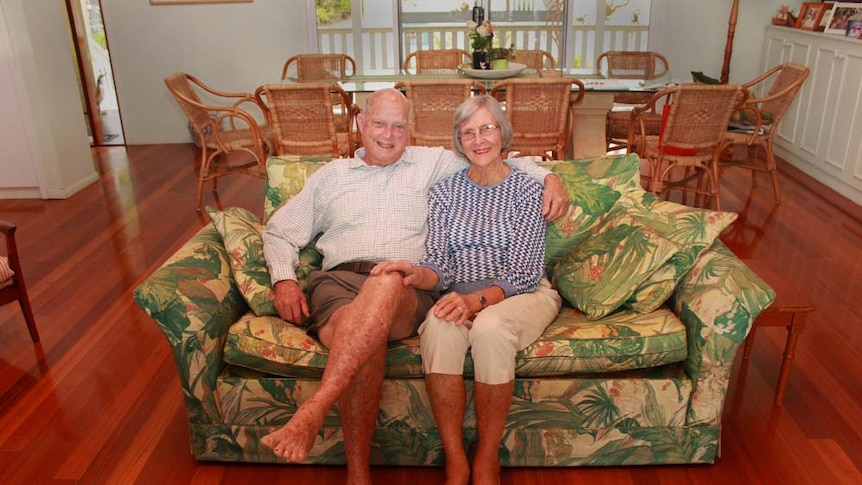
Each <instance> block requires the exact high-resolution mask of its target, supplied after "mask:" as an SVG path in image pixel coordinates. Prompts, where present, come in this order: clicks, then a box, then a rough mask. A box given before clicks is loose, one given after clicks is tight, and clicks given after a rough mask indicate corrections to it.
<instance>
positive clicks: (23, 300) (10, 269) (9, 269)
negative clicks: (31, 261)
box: [0, 220, 39, 342]
mask: <svg viewBox="0 0 862 485" xmlns="http://www.w3.org/2000/svg"><path fill="white" fill-rule="evenodd" d="M15 229H16V226H15V224H12V223H10V222H6V221H2V220H0V233H2V234H3V236H4V240H5V241H6V254H7V256H0V305H5V304H7V303H12V302H13V301H17V302H18V305H20V306H21V312H22V313H24V321H25V322H26V323H27V330H29V331H30V338H31V339H32V340H33V342H38V341H39V331H38V330H36V319H35V318H33V309H32V308H31V307H30V299H29V298H28V297H27V286H26V285H25V284H24V273H23V272H22V271H21V260H20V258H19V257H18V247H17V246H16V245H15Z"/></svg>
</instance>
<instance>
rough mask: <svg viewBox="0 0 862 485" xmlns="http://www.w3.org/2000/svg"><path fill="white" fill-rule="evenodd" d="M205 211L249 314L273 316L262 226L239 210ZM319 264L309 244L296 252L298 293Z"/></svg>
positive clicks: (318, 257)
mask: <svg viewBox="0 0 862 485" xmlns="http://www.w3.org/2000/svg"><path fill="white" fill-rule="evenodd" d="M206 211H207V213H208V214H209V216H210V219H211V220H212V221H213V225H214V226H215V228H216V230H217V231H218V232H219V234H221V237H222V241H223V242H224V246H225V250H227V254H228V260H229V261H230V267H231V271H232V273H233V278H234V281H236V285H237V288H238V289H239V292H240V294H241V295H242V297H243V299H245V301H246V303H248V306H249V308H251V311H252V312H254V314H255V315H257V316H264V315H272V316H277V315H278V312H276V310H275V300H274V296H275V290H274V289H273V287H272V278H271V277H270V275H269V269H267V267H266V259H264V256H263V229H264V225H263V224H261V222H260V220H258V218H257V216H255V215H254V214H253V213H252V212H251V211H249V210H248V209H243V208H240V207H230V208H227V209H225V210H224V211H218V210H216V209H213V208H212V207H207V208H206ZM322 261H323V256H322V255H321V254H320V253H319V252H318V251H317V248H315V246H314V243H313V242H312V243H310V244H308V245H307V246H306V247H304V248H302V249H301V250H300V251H299V265H298V266H297V267H296V270H295V272H296V281H297V283H298V284H299V288H300V289H302V290H303V291H305V288H306V285H307V284H308V275H309V274H310V273H311V272H312V271H315V270H318V269H320V266H321V263H322Z"/></svg>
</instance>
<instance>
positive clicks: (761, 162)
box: [720, 63, 810, 204]
mask: <svg viewBox="0 0 862 485" xmlns="http://www.w3.org/2000/svg"><path fill="white" fill-rule="evenodd" d="M809 72H810V69H809V68H807V67H805V66H802V65H799V64H794V63H786V64H780V65H778V66H775V67H773V68H772V69H770V70H768V71H766V72H765V73H763V74H762V75H760V76H758V77H757V78H755V79H753V80H751V81H749V82H747V83H745V84H743V87H744V88H746V89H751V90H757V89H758V88H761V87H764V86H765V81H766V80H767V79H770V78H773V76H774V75H776V74H777V76H775V78H774V79H775V80H774V81H773V82H772V85H771V87H770V88H769V91H768V92H767V94H766V95H765V96H763V97H760V98H749V100H748V101H747V102H746V103H745V105H744V107H743V110H742V111H740V115H741V117H742V118H743V119H742V120H740V121H743V122H746V121H747V122H748V123H743V124H749V125H751V126H752V128H751V130H746V131H751V132H752V133H747V132H745V131H730V132H729V133H728V134H727V136H728V139H729V140H730V142H731V143H732V144H739V145H747V148H748V149H747V153H748V157H747V158H745V159H744V160H737V159H734V158H722V160H721V163H720V168H722V169H723V168H725V167H731V166H739V167H744V168H747V169H749V170H751V174H752V177H754V178H755V182H756V181H757V179H756V177H757V172H766V173H769V174H770V175H771V176H772V189H773V192H774V194H775V202H776V203H777V204H778V203H781V196H780V194H779V191H778V167H777V166H776V164H775V153H774V152H773V149H772V143H773V138H774V137H775V133H776V132H777V131H778V124H779V123H780V122H781V119H782V118H784V113H786V112H787V109H788V108H790V105H791V104H792V103H793V99H794V98H795V97H796V93H798V92H799V90H800V89H801V88H802V84H803V83H804V82H805V80H806V79H807V78H808V74H809ZM758 147H761V148H763V151H764V158H763V159H760V158H758V157H757V148H758ZM730 153H733V154H735V153H736V152H735V151H731V152H730Z"/></svg>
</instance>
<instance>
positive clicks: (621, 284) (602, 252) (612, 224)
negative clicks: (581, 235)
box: [553, 204, 679, 320]
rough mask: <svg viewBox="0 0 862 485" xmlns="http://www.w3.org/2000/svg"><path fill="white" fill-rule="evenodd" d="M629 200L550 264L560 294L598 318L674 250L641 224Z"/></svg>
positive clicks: (672, 244) (589, 317) (675, 248)
mask: <svg viewBox="0 0 862 485" xmlns="http://www.w3.org/2000/svg"><path fill="white" fill-rule="evenodd" d="M627 205H628V204H617V205H615V206H614V207H613V208H612V209H611V211H610V212H609V213H608V214H607V217H606V218H605V219H604V220H602V222H601V223H600V224H599V225H597V226H596V227H595V228H594V229H593V230H591V231H590V234H589V237H588V238H587V239H586V240H584V241H583V242H581V243H580V244H578V245H577V246H575V247H573V248H571V250H569V252H568V253H567V254H566V255H565V256H564V257H563V258H562V259H561V260H560V261H559V263H557V264H556V265H555V267H554V269H553V279H554V283H555V284H556V286H557V289H558V290H559V291H560V294H561V295H562V296H563V297H564V298H565V299H566V300H567V301H568V302H569V303H571V304H572V305H573V306H575V307H576V308H578V309H579V310H581V311H582V312H583V313H584V314H585V315H586V316H587V318H588V319H590V320H597V319H599V318H602V317H604V316H606V315H608V314H609V313H611V312H613V311H614V310H616V309H617V308H619V307H620V305H622V304H623V303H624V302H625V301H626V300H627V299H628V298H629V296H631V294H632V293H634V291H635V290H636V289H637V288H638V287H639V286H640V285H641V284H642V283H643V282H644V281H645V280H646V279H647V278H648V277H649V276H650V275H651V274H652V273H653V272H654V271H655V270H656V269H658V268H659V267H660V266H661V265H662V264H664V263H665V262H666V261H667V260H668V259H670V257H671V256H673V255H674V254H675V253H676V252H677V251H678V250H679V245H677V244H676V243H674V242H673V241H671V240H669V239H667V238H665V237H663V236H662V235H661V234H659V233H658V232H656V231H654V230H652V229H651V228H650V227H648V226H647V225H645V224H644V222H643V221H642V220H640V218H639V217H637V215H636V214H635V213H633V212H630V211H629V210H628V207H627Z"/></svg>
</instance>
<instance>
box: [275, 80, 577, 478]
mask: <svg viewBox="0 0 862 485" xmlns="http://www.w3.org/2000/svg"><path fill="white" fill-rule="evenodd" d="M408 116H409V106H408V103H407V100H406V99H405V98H404V96H403V95H402V94H401V93H400V92H399V91H397V90H394V89H384V90H381V91H377V92H375V93H374V94H372V95H371V96H370V97H369V99H368V102H367V105H366V108H365V110H364V111H363V112H362V113H361V114H360V115H359V117H358V119H357V122H358V124H359V128H360V131H361V133H362V142H363V148H362V149H360V150H359V151H357V154H356V157H355V158H349V159H338V160H334V161H332V162H330V163H328V164H327V165H326V166H325V167H323V168H322V169H320V170H318V171H317V172H315V173H314V174H313V175H312V176H311V177H309V178H308V181H307V182H306V184H305V187H304V188H303V190H302V191H301V192H300V193H299V194H298V195H297V196H296V197H295V198H294V199H292V200H291V201H290V202H289V203H288V204H286V205H285V206H284V207H282V208H280V209H279V210H278V211H276V213H275V214H274V215H273V217H272V218H271V219H270V220H269V222H268V224H267V227H266V231H265V232H264V253H265V256H266V260H267V265H268V266H269V271H270V274H271V275H272V280H273V284H274V286H275V293H276V295H275V307H276V309H277V310H278V313H279V315H280V316H281V318H283V319H284V320H286V321H288V322H291V323H295V324H300V323H302V322H303V320H304V319H305V318H308V317H310V319H311V324H310V326H309V330H308V331H309V333H310V334H311V335H314V336H316V337H317V338H318V339H319V340H320V341H321V342H322V343H323V344H324V345H326V347H327V348H328V349H329V360H328V361H327V365H326V369H325V371H324V373H323V377H322V378H321V382H320V386H319V388H318V389H317V391H315V393H314V394H313V395H312V396H311V397H310V398H309V399H308V400H307V401H306V402H304V403H303V404H302V405H301V406H300V407H299V408H298V409H297V411H296V413H295V414H294V415H293V417H292V418H291V419H290V421H288V423H287V424H285V425H284V426H283V427H282V428H280V429H278V430H276V431H274V432H273V433H271V434H269V435H267V436H265V437H263V439H262V442H263V444H264V445H266V446H268V447H270V448H271V449H272V450H273V451H274V452H275V454H277V455H279V456H281V457H283V458H284V459H286V460H288V461H291V462H301V461H304V460H305V459H306V457H307V456H308V453H309V451H310V450H311V448H312V445H313V444H314V437H315V436H316V434H317V432H318V431H319V430H320V428H321V427H322V426H323V420H324V417H325V416H326V413H327V412H328V410H329V409H330V408H331V407H332V406H333V405H334V404H335V403H336V402H337V403H338V407H339V412H340V416H341V424H342V429H343V432H344V450H345V454H346V455H347V471H348V483H351V484H361V483H371V469H370V466H369V457H370V451H371V439H372V434H373V432H374V425H375V420H376V418H377V412H378V408H379V401H380V394H381V387H382V383H383V377H384V370H385V365H386V345H387V342H388V341H391V340H398V339H402V338H405V337H409V336H411V335H414V334H415V332H416V329H417V327H418V325H419V323H420V322H421V321H422V320H423V319H424V316H425V314H426V313H427V311H428V310H429V309H430V308H431V307H432V306H433V304H434V301H435V298H436V294H435V293H433V292H428V291H422V290H416V289H414V288H412V287H409V286H404V285H403V284H402V281H401V277H400V275H398V274H393V273H389V274H382V275H379V276H369V272H370V270H371V268H372V267H373V266H374V264H375V263H376V262H378V261H393V260H407V261H419V259H421V257H422V256H423V254H424V243H425V236H426V231H427V225H426V219H427V202H426V197H427V191H428V188H429V187H431V185H433V184H434V183H435V182H437V181H439V180H442V179H443V178H445V177H446V176H448V175H451V174H453V173H455V172H456V171H458V170H461V169H463V168H464V167H466V163H465V162H464V161H463V160H461V159H460V158H459V157H458V156H457V155H456V154H454V153H453V152H451V151H449V150H445V149H443V148H440V147H436V148H432V147H407V140H408V133H407V131H408ZM517 165H518V166H519V168H522V169H523V170H524V171H525V172H527V173H528V174H530V176H531V177H533V178H535V179H536V180H539V181H544V182H545V192H544V196H543V207H542V212H543V214H544V216H545V218H546V220H553V219H556V218H559V217H560V216H562V215H563V214H565V212H566V210H567V208H568V197H567V195H566V193H565V190H564V188H563V186H562V183H561V182H560V180H559V179H558V178H557V177H556V176H555V175H553V174H550V173H549V172H548V171H546V170H543V169H540V168H538V167H536V166H535V165H534V164H532V163H529V162H519V163H518V164H517ZM318 236H319V237H318ZM315 238H318V239H317V241H316V243H315V244H316V246H317V247H318V249H319V250H320V252H321V253H322V254H323V270H322V271H318V272H314V273H312V274H311V275H310V277H309V282H308V292H309V294H310V305H309V302H308V301H306V298H305V294H304V293H303V292H302V291H301V290H300V289H299V286H298V285H297V282H296V276H295V273H294V268H295V267H296V265H297V263H298V252H299V249H300V248H302V247H303V246H305V245H306V244H307V243H309V242H310V241H312V240H314V239H315Z"/></svg>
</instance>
